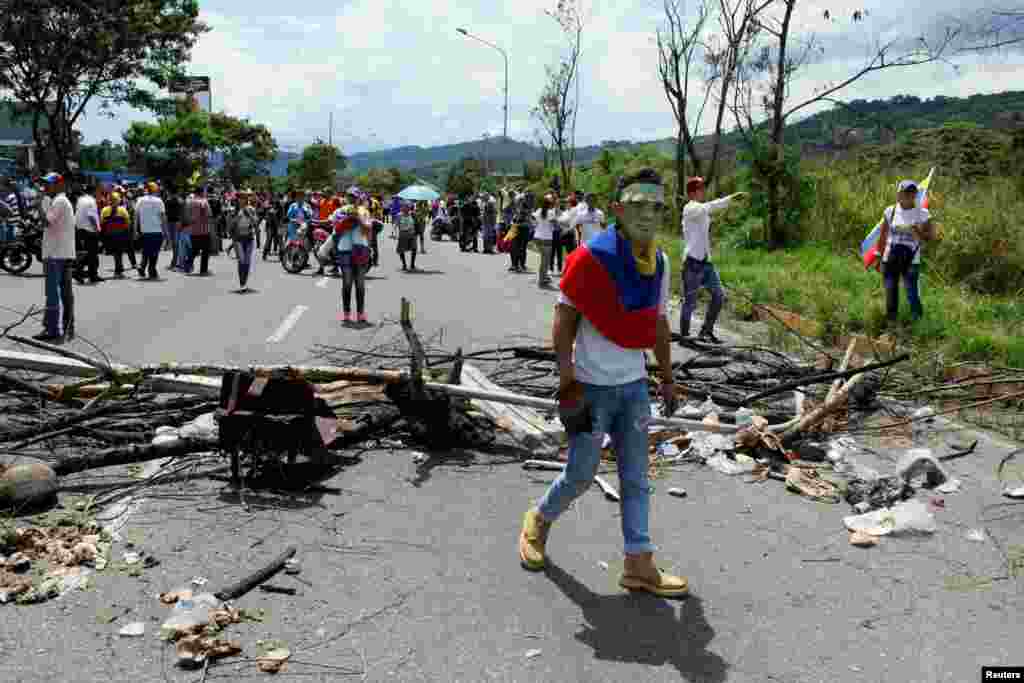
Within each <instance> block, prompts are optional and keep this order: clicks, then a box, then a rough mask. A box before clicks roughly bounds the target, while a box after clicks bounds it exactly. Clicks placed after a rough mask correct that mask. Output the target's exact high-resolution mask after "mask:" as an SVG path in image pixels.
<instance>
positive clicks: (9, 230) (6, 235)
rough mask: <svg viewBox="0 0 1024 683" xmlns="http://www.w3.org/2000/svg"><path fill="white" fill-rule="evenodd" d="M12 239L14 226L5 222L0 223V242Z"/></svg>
mask: <svg viewBox="0 0 1024 683" xmlns="http://www.w3.org/2000/svg"><path fill="white" fill-rule="evenodd" d="M13 239H14V226H13V225H9V224H7V223H0V242H10V241H11V240H13Z"/></svg>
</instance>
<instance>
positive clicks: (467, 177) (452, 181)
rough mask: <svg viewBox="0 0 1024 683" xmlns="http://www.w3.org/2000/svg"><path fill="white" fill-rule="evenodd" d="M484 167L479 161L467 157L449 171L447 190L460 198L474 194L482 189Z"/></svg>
mask: <svg viewBox="0 0 1024 683" xmlns="http://www.w3.org/2000/svg"><path fill="white" fill-rule="evenodd" d="M482 177H483V166H482V164H481V163H480V161H479V160H478V159H473V158H472V157H465V158H463V159H460V160H459V161H458V163H456V164H454V165H452V167H451V168H450V169H449V170H448V180H447V181H446V183H445V190H446V191H447V192H450V193H452V194H455V195H459V196H460V197H461V196H463V195H467V194H473V193H474V192H476V191H477V189H478V188H479V187H480V181H481V179H482Z"/></svg>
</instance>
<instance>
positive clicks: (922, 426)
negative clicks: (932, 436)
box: [910, 406, 935, 444]
mask: <svg viewBox="0 0 1024 683" xmlns="http://www.w3.org/2000/svg"><path fill="white" fill-rule="evenodd" d="M910 419H911V420H912V422H911V423H910V433H911V439H912V440H913V442H914V443H916V444H917V443H924V442H925V441H927V440H928V434H929V432H931V431H932V429H933V425H934V423H935V410H934V409H933V408H932V407H931V406H925V407H923V408H918V409H917V410H915V411H914V414H913V415H911V416H910Z"/></svg>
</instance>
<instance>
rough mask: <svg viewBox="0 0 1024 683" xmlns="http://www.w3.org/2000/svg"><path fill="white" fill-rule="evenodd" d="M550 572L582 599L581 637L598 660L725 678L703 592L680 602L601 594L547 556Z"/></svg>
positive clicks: (702, 681)
mask: <svg viewBox="0 0 1024 683" xmlns="http://www.w3.org/2000/svg"><path fill="white" fill-rule="evenodd" d="M545 573H546V574H547V577H548V578H549V579H551V582H552V583H554V584H555V586H557V587H558V589H559V590H561V591H562V592H563V593H565V596H566V597H567V598H569V599H570V600H572V601H573V602H574V603H576V604H577V605H579V607H580V609H582V610H583V618H584V619H585V620H586V623H584V624H583V625H582V626H581V629H582V630H580V631H579V632H577V633H576V639H577V640H578V641H580V642H581V643H584V644H585V645H588V646H589V647H591V648H593V649H594V657H596V658H597V659H598V660H605V661H614V662H626V663H636V664H645V665H648V666H664V665H665V664H670V665H671V666H673V667H675V669H676V670H677V671H678V672H679V675H680V676H682V678H683V680H686V681H692V682H694V683H698V682H699V683H720V682H721V681H724V680H725V679H726V673H727V671H728V669H729V665H728V663H727V662H726V661H725V660H724V659H722V658H721V657H719V656H718V655H716V654H715V653H713V652H708V651H707V649H706V648H707V646H708V644H709V643H710V642H711V640H712V639H713V638H714V637H715V632H714V630H713V629H712V628H711V626H710V625H708V622H707V620H706V619H705V618H704V610H703V608H702V606H701V601H700V598H697V597H694V596H690V597H688V598H686V599H685V600H684V601H682V602H681V603H679V605H680V610H679V615H678V616H676V607H675V605H676V603H675V602H674V601H673V602H669V601H667V600H663V599H661V598H658V597H655V596H652V595H646V594H639V593H636V594H617V595H598V594H597V593H594V592H593V591H592V590H590V589H589V588H587V587H586V586H584V585H583V584H581V583H580V582H579V581H577V580H576V579H574V578H573V577H572V576H570V575H569V574H567V573H566V572H565V571H563V570H562V569H561V568H559V567H558V566H557V565H554V564H552V563H551V561H550V560H548V564H547V568H546V569H545Z"/></svg>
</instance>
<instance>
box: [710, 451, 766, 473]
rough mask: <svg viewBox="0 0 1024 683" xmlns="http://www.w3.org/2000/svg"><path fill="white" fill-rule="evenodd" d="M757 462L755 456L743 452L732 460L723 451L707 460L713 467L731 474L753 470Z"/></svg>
mask: <svg viewBox="0 0 1024 683" xmlns="http://www.w3.org/2000/svg"><path fill="white" fill-rule="evenodd" d="M756 464H757V463H756V462H755V461H754V459H753V458H750V457H747V456H745V455H743V454H740V455H737V456H736V459H735V460H730V459H729V458H727V457H725V455H724V454H722V453H719V454H718V455H715V456H713V457H711V458H708V462H707V465H708V467H710V468H711V469H713V470H715V471H717V472H721V473H722V474H728V475H731V476H735V475H737V474H748V473H750V472H753V471H754V466H755V465H756Z"/></svg>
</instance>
